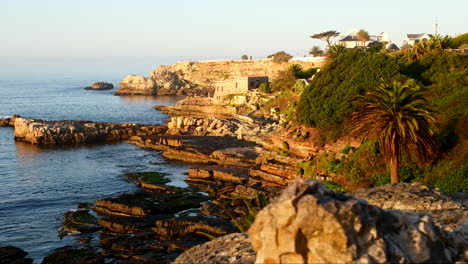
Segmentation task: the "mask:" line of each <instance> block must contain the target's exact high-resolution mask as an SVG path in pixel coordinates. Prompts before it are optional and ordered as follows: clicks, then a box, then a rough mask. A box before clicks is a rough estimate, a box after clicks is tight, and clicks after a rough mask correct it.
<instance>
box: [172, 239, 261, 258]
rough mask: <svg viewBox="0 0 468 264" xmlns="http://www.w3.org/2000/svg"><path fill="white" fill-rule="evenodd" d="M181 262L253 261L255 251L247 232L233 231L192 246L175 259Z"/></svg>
mask: <svg viewBox="0 0 468 264" xmlns="http://www.w3.org/2000/svg"><path fill="white" fill-rule="evenodd" d="M172 263H173V264H182V263H236V264H253V263H255V252H254V251H253V249H252V246H251V244H250V239H249V237H248V236H247V234H244V233H234V234H230V235H227V236H223V237H220V238H217V239H215V240H213V241H210V242H208V243H205V244H202V245H198V246H195V247H192V248H191V249H189V250H186V251H185V252H184V253H182V254H181V255H180V256H179V257H177V258H176V259H175V261H174V262H172Z"/></svg>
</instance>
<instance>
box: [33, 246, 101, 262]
mask: <svg viewBox="0 0 468 264" xmlns="http://www.w3.org/2000/svg"><path fill="white" fill-rule="evenodd" d="M79 263H80V264H85V263H86V264H104V263H106V262H105V260H104V258H103V257H102V256H100V255H99V254H98V253H96V252H95V251H94V250H93V249H91V248H66V249H60V250H57V251H55V252H54V253H51V254H49V255H47V256H46V257H45V258H44V260H43V261H42V264H79Z"/></svg>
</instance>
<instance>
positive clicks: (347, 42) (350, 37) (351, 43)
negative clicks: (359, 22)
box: [336, 29, 390, 49]
mask: <svg viewBox="0 0 468 264" xmlns="http://www.w3.org/2000/svg"><path fill="white" fill-rule="evenodd" d="M358 32H359V30H356V29H355V30H352V31H351V32H349V33H347V34H346V35H343V36H340V37H339V39H338V40H337V41H336V44H339V45H343V46H345V47H346V48H349V49H354V48H360V47H368V46H369V45H370V46H372V43H374V42H377V43H387V42H390V41H389V39H388V33H387V32H382V33H380V34H379V35H369V40H367V41H363V40H361V39H359V37H358Z"/></svg>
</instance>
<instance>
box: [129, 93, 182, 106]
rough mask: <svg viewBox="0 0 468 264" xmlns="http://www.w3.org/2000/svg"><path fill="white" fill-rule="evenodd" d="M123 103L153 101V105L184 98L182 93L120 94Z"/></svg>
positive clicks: (171, 102) (170, 102)
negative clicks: (152, 94)
mask: <svg viewBox="0 0 468 264" xmlns="http://www.w3.org/2000/svg"><path fill="white" fill-rule="evenodd" d="M120 98H121V100H122V101H123V102H124V103H128V104H141V103H153V104H154V105H173V104H175V103H177V101H180V100H182V99H184V98H185V96H184V95H158V96H148V95H125V96H120Z"/></svg>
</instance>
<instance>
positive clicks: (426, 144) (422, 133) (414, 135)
mask: <svg viewBox="0 0 468 264" xmlns="http://www.w3.org/2000/svg"><path fill="white" fill-rule="evenodd" d="M424 92H425V90H423V89H422V88H420V87H418V86H417V85H416V84H415V82H414V80H408V81H407V82H406V83H404V84H401V83H400V82H393V84H391V85H384V84H382V85H380V87H378V88H377V89H374V90H372V91H369V92H367V94H366V95H364V96H362V97H361V98H360V100H359V101H358V103H359V104H360V105H361V106H363V107H362V111H360V112H357V113H354V114H353V120H354V121H355V123H356V127H355V129H354V131H355V132H357V131H364V132H365V135H366V136H374V137H377V139H378V141H379V144H380V148H381V149H382V152H383V155H384V156H385V158H386V160H387V162H388V163H389V165H390V173H391V178H390V179H391V182H392V183H396V182H399V181H400V179H399V175H398V167H399V162H400V158H401V156H402V154H403V153H406V154H408V155H410V154H411V153H412V152H410V150H413V151H414V153H415V154H416V157H417V158H420V159H422V158H426V157H430V156H432V155H433V154H434V153H435V152H436V150H437V141H436V138H435V134H434V131H433V127H434V125H435V123H436V121H435V118H434V116H433V114H434V113H435V112H434V111H433V110H432V109H431V108H430V105H429V103H428V102H427V100H426V99H425V98H424Z"/></svg>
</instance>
